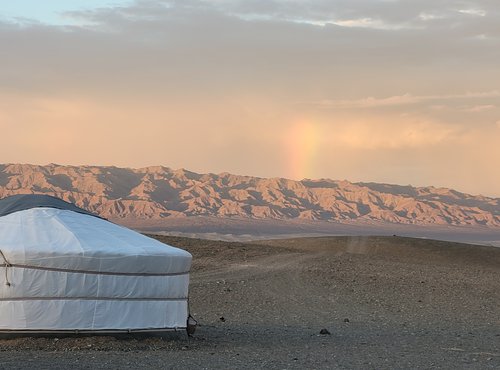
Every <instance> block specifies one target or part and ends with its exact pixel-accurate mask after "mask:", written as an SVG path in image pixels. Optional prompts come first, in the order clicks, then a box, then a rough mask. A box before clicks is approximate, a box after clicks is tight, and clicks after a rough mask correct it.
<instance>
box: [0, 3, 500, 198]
mask: <svg viewBox="0 0 500 370" xmlns="http://www.w3.org/2000/svg"><path fill="white" fill-rule="evenodd" d="M0 67H1V68H0V132H2V138H3V140H2V144H1V145H0V162H1V163H34V164H48V163H59V164H72V165H82V164H83V165H91V164H92V165H113V166H119V167H146V166H153V165H164V166H168V167H172V168H187V169H189V170H192V171H196V172H202V173H206V172H215V173H219V172H231V173H236V174H244V175H254V176H261V177H287V178H291V179H297V180H300V179H303V178H332V179H339V180H342V179H347V180H350V181H364V182H383V183H396V184H401V185H408V184H410V185H414V186H429V185H433V186H436V187H450V188H454V189H457V190H459V191H463V192H467V193H471V194H483V195H487V196H495V197H500V171H499V170H498V168H499V167H500V3H498V1H497V0H454V1H451V0H419V1H415V0H309V1H305V0H182V1H180V0H171V1H166V0H165V1H161V0H137V1H134V0H130V1H124V0H122V1H120V0H114V1H111V0H110V1H97V0H85V1H83V0H70V1H68V0H60V1H57V0H52V1H51V0H45V1H43V2H41V1H37V0H16V1H0Z"/></svg>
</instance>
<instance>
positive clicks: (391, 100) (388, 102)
mask: <svg viewBox="0 0 500 370" xmlns="http://www.w3.org/2000/svg"><path fill="white" fill-rule="evenodd" d="M497 97H500V92H499V91H497V90H494V91H487V92H468V93H465V94H446V95H420V96H418V95H412V94H410V93H407V94H404V95H395V96H390V97H387V98H374V97H367V98H362V99H353V100H321V101H319V102H313V103H312V104H315V105H319V106H323V107H331V108H344V109H353V108H377V107H390V106H401V105H410V104H417V103H422V102H437V101H447V100H468V99H485V98H497ZM492 108H495V106H494V105H491V104H489V105H477V106H474V107H471V108H469V109H468V111H470V112H479V111H483V110H486V109H492Z"/></svg>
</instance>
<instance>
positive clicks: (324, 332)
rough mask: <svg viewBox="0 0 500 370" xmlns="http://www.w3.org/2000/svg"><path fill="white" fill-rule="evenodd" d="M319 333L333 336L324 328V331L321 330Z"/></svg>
mask: <svg viewBox="0 0 500 370" xmlns="http://www.w3.org/2000/svg"><path fill="white" fill-rule="evenodd" d="M319 333H320V334H321V335H331V333H330V332H329V331H328V330H327V329H324V328H323V329H321V330H320V331H319Z"/></svg>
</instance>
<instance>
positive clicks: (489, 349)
mask: <svg viewBox="0 0 500 370" xmlns="http://www.w3.org/2000/svg"><path fill="white" fill-rule="evenodd" d="M161 239H162V240H164V241H166V242H168V243H169V244H172V245H176V246H179V247H183V248H186V249H187V250H189V251H190V252H191V253H193V255H194V265H193V274H192V283H191V311H192V313H193V314H194V316H195V317H196V318H197V319H198V320H199V322H200V327H199V328H198V331H197V333H196V335H195V337H194V338H191V339H186V338H185V337H184V336H182V335H181V336H180V337H179V338H178V339H175V340H173V339H169V340H161V339H158V338H150V339H146V340H135V339H132V340H117V339H113V338H78V339H74V338H73V339H72V338H65V339H59V340H54V339H43V338H39V339H15V340H3V341H0V360H1V361H0V368H9V369H13V368H61V369H63V368H68V367H73V368H89V369H90V368H136V367H143V368H178V369H186V368H193V367H194V368H231V369H234V368H278V369H287V368H368V369H371V368H373V369H380V368H384V369H387V368H422V369H427V368H464V369H465V368H467V369H470V368H476V369H485V368H491V369H494V368H500V249H495V248H488V247H477V246H465V245H460V244H451V243H444V242H433V241H426V240H417V239H404V238H398V237H392V238H391V237H389V238H387V237H385V238H383V237H374V238H366V237H359V238H347V237H346V238H343V237H340V238H313V239H294V240H274V241H268V242H259V243H254V244H241V243H224V242H217V241H203V240H196V239H184V238H176V237H168V238H167V237H162V238H161ZM321 329H327V330H328V331H329V332H330V333H331V334H325V335H320V334H319V333H320V330H321Z"/></svg>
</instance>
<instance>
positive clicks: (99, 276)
mask: <svg viewBox="0 0 500 370" xmlns="http://www.w3.org/2000/svg"><path fill="white" fill-rule="evenodd" d="M0 251H1V252H2V255H0V264H1V265H2V267H0V269H2V270H4V271H0V331H2V330H3V331H6V330H23V331H24V330H39V331H61V330H62V331H65V330H79V331H94V330H110V331H115V330H118V331H120V330H125V331H129V330H164V329H180V328H185V327H186V321H187V317H188V286H189V269H190V266H191V259H192V256H191V255H190V254H189V253H188V252H186V251H184V250H181V249H178V248H174V247H171V246H168V245H165V244H163V243H160V242H158V241H156V240H154V239H151V238H148V237H146V236H144V235H141V234H139V233H137V232H135V231H132V230H129V229H127V228H124V227H121V226H118V225H116V224H113V223H111V222H108V221H106V220H103V219H101V218H98V217H94V216H91V215H87V214H82V213H77V212H73V211H70V210H63V209H55V208H46V207H42V208H32V209H28V210H23V211H19V212H14V213H11V214H8V215H6V216H3V217H0ZM2 280H3V282H2Z"/></svg>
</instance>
